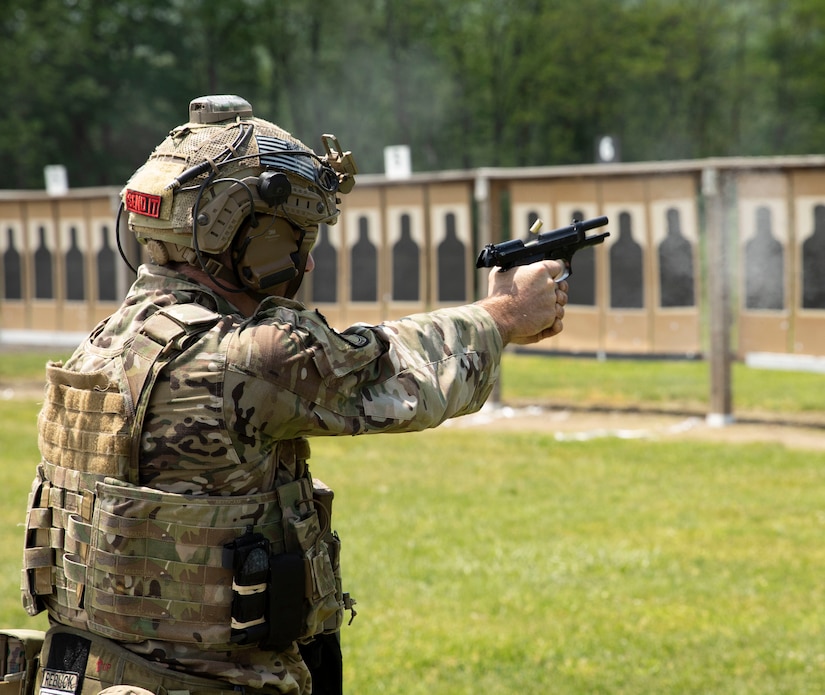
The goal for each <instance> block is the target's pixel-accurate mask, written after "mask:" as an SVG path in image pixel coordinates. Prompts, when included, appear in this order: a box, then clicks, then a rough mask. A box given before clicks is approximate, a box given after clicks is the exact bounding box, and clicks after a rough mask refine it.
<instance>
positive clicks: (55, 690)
mask: <svg viewBox="0 0 825 695" xmlns="http://www.w3.org/2000/svg"><path fill="white" fill-rule="evenodd" d="M79 692H80V674H79V673H74V672H72V671H57V670H55V669H51V668H44V669H43V680H42V681H41V682H40V693H41V695H77V694H78V693H79Z"/></svg>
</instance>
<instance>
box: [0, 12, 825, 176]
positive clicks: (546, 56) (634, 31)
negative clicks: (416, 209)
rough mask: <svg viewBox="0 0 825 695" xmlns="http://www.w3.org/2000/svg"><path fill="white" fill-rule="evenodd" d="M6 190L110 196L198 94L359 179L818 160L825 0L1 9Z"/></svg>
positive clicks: (823, 107)
mask: <svg viewBox="0 0 825 695" xmlns="http://www.w3.org/2000/svg"><path fill="white" fill-rule="evenodd" d="M2 7H3V12H0V52H1V54H2V56H3V58H2V60H1V61H0V85H2V95H3V101H4V104H3V108H2V109H0V157H2V159H3V161H4V163H5V166H4V167H2V170H0V188H11V189H20V188H42V187H43V167H44V166H45V165H48V164H64V165H66V166H67V168H68V173H69V183H70V185H71V186H73V187H79V186H97V185H121V184H122V183H124V182H125V181H126V179H127V178H128V177H129V175H130V174H131V173H132V171H134V169H135V168H136V167H137V166H139V165H140V164H141V163H142V162H143V161H144V160H145V158H146V156H147V154H148V152H149V151H151V149H152V148H154V147H155V145H157V144H158V143H159V142H160V141H161V140H162V138H163V137H164V136H165V134H166V133H167V132H168V130H170V129H171V128H172V127H173V126H175V125H177V124H179V123H182V122H184V121H185V120H186V118H187V106H188V102H189V101H190V100H191V99H193V98H195V97H197V96H201V95H203V94H218V93H232V94H239V95H241V96H243V97H245V98H246V99H248V100H249V101H250V102H251V103H252V105H253V107H254V109H255V112H256V114H257V115H260V116H262V117H264V118H267V119H268V120H273V121H276V122H277V123H279V124H280V125H282V126H284V127H286V128H287V129H289V130H290V131H292V132H293V133H294V134H295V135H296V136H298V137H299V138H301V139H302V140H304V141H305V142H307V144H309V145H310V146H312V147H314V148H316V149H317V148H318V147H319V146H320V141H319V136H320V134H321V133H322V132H334V133H335V134H336V135H338V137H339V138H340V139H341V143H342V145H343V146H344V147H345V148H347V149H351V150H352V151H353V152H354V153H355V154H356V157H357V159H358V162H359V165H360V168H361V170H362V171H363V172H380V171H382V170H383V148H384V147H385V146H387V145H397V144H407V145H410V147H411V149H412V155H413V168H414V170H417V171H435V170H443V169H456V168H458V169H463V168H475V167H482V166H517V167H522V166H533V165H560V164H572V163H585V162H592V161H593V160H594V143H595V140H596V138H597V137H598V136H600V135H604V134H611V135H614V136H617V137H618V138H619V141H620V142H621V147H622V159H623V160H625V161H641V160H656V159H685V158H687V159H691V158H701V157H707V156H731V155H779V154H797V153H804V154H810V153H818V152H825V91H823V90H822V88H821V78H820V74H821V67H820V66H821V65H822V64H823V61H824V59H825V0H358V1H356V2H348V3H330V2H326V1H325V0H234V1H233V2H231V3H227V2H218V1H217V0H41V1H40V2H38V3H31V2H30V1H29V0H3V1H2Z"/></svg>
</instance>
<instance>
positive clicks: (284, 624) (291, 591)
mask: <svg viewBox="0 0 825 695" xmlns="http://www.w3.org/2000/svg"><path fill="white" fill-rule="evenodd" d="M306 582H307V578H306V562H305V561H304V558H303V557H302V556H301V555H297V554H295V553H283V554H280V555H275V556H274V557H271V558H270V586H269V611H268V613H269V615H268V617H267V620H268V623H269V635H268V637H267V638H266V639H265V640H264V641H262V642H261V649H267V650H272V651H283V650H284V649H286V648H287V647H288V646H289V645H290V644H292V643H293V642H294V641H295V640H297V639H298V638H299V637H301V635H302V634H303V631H304V610H305V606H304V601H305V596H306Z"/></svg>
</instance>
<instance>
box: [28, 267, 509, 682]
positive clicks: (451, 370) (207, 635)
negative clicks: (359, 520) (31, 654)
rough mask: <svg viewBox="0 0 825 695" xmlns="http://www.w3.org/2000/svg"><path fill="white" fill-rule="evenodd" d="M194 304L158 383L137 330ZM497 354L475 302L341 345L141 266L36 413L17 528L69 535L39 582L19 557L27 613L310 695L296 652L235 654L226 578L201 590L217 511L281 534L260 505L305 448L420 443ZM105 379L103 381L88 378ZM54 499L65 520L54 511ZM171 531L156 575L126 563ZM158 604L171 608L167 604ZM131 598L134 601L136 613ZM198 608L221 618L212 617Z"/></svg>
mask: <svg viewBox="0 0 825 695" xmlns="http://www.w3.org/2000/svg"><path fill="white" fill-rule="evenodd" d="M192 308H195V309H198V311H200V310H203V312H202V313H203V314H204V315H205V316H206V317H210V316H211V318H210V319H209V320H208V321H205V322H204V323H203V324H202V326H201V328H200V329H199V330H196V331H190V332H189V333H187V334H186V335H184V336H183V337H182V338H181V339H179V340H178V341H177V342H176V344H175V350H174V351H172V352H171V353H170V354H168V355H165V356H163V359H162V361H161V362H159V363H158V364H161V363H162V362H164V361H165V363H164V364H163V367H162V369H160V370H159V371H158V372H157V374H154V373H151V374H150V375H149V376H146V375H145V374H144V373H143V372H145V371H146V368H147V365H146V364H145V363H144V364H142V363H141V360H142V359H144V358H143V357H142V355H141V353H140V352H139V351H138V352H136V351H135V348H134V345H135V344H137V343H138V342H139V341H138V340H137V339H136V336H138V335H139V334H140V333H141V331H142V330H143V329H144V327H145V326H146V325H147V319H149V318H150V317H152V316H153V315H155V314H159V313H162V312H164V311H169V310H177V311H179V310H181V309H192ZM173 313H174V311H173ZM184 313H185V312H184ZM195 313H196V314H197V312H195ZM501 349H502V344H501V338H500V335H499V333H498V331H497V330H496V327H495V324H494V322H493V321H492V319H491V317H490V316H489V314H487V312H486V311H484V310H483V309H481V308H480V307H477V306H473V305H470V306H464V307H459V308H451V309H443V310H438V311H434V312H431V313H427V314H419V315H414V316H410V317H408V318H404V319H401V320H398V321H390V322H387V323H384V324H381V325H378V326H361V325H356V326H353V327H351V328H349V329H347V330H346V331H344V332H341V333H338V332H336V331H334V330H332V329H331V328H330V327H329V326H328V325H327V324H326V322H325V320H324V319H323V317H322V316H320V315H319V314H318V313H317V312H315V311H311V310H308V309H306V308H304V307H303V306H302V305H300V304H299V303H297V302H294V301H290V300H285V299H281V298H269V299H267V300H265V301H264V302H263V303H261V305H260V306H259V307H258V309H257V311H256V313H255V314H254V315H253V316H251V317H248V318H247V317H244V316H242V315H240V314H239V313H238V312H237V311H236V310H235V309H234V308H233V307H232V306H230V305H229V304H228V303H227V302H226V301H225V300H223V299H221V298H220V297H218V296H217V295H215V294H214V293H212V292H211V291H209V290H208V289H206V288H205V287H203V286H201V285H199V284H197V283H194V282H193V281H191V280H189V279H188V278H187V277H186V276H184V275H181V274H179V273H177V272H175V271H173V270H171V269H169V268H164V267H160V266H154V265H146V266H142V267H141V269H140V271H139V276H138V279H137V281H136V282H135V284H134V286H133V287H132V289H131V291H130V293H129V295H128V296H127V298H126V299H125V301H124V303H123V305H122V306H121V307H120V309H119V310H118V311H117V312H116V313H115V314H114V315H113V316H112V317H110V319H108V320H107V321H106V322H104V323H103V324H101V326H99V327H98V328H97V329H96V331H95V332H93V333H92V336H91V337H90V339H89V340H87V341H86V342H85V343H84V344H83V345H81V346H80V347H79V348H78V349H77V350H76V352H75V353H74V355H73V356H72V357H71V358H70V359H69V360H68V361H67V363H66V364H65V365H62V366H59V365H57V366H55V367H54V374H53V376H52V378H51V383H50V386H49V387H48V389H47V398H46V403H45V405H44V407H43V411H42V412H41V416H40V440H41V441H40V446H41V454H42V458H43V460H42V462H41V466H40V472H39V474H38V479H37V480H35V484H34V486H33V492H32V499H33V500H34V502H33V503H32V501H31V500H30V507H31V506H34V507H35V508H37V507H38V504H39V509H35V510H34V511H32V510H31V509H30V515H31V517H32V518H31V519H30V520H28V521H27V524H28V526H29V536H30V537H34V536H37V533H36V531H35V530H33V529H37V526H38V523H39V520H40V518H41V517H43V518H46V517H47V516H48V517H49V521H48V522H44V523H43V524H42V526H43V527H44V528H45V527H46V526H48V525H49V524H50V527H51V528H50V529H49V528H46V531H50V533H47V534H45V536H43V537H44V538H46V539H47V540H46V541H44V544H48V543H49V540H48V538H51V539H52V540H51V543H52V545H54V538H55V537H57V538H61V539H63V540H62V541H61V542H62V543H63V548H62V549H61V548H58V551H60V550H62V557H63V560H62V562H61V560H60V556H61V552H58V553H57V555H58V560H57V561H56V564H57V567H54V566H52V567H51V568H50V572H51V575H50V578H49V576H46V577H45V578H40V580H38V579H37V578H34V575H35V574H36V572H35V571H34V570H31V567H33V566H34V567H36V566H37V565H38V561H37V560H36V559H31V558H35V554H36V553H37V552H38V548H34V547H33V548H30V549H28V550H27V552H29V553H32V556H31V558H27V563H28V564H27V567H28V568H29V571H28V572H27V571H26V570H24V601H25V602H26V603H27V608H28V609H29V612H30V613H36V612H38V611H39V610H42V609H43V608H44V607H45V608H48V610H49V612H50V615H51V617H52V619H53V620H56V621H59V622H61V623H64V624H67V625H71V626H73V627H81V628H83V629H87V630H92V631H93V632H96V633H97V634H101V635H104V636H108V637H112V638H114V639H116V640H117V641H118V642H120V643H121V644H123V645H124V646H126V647H127V648H128V649H130V650H132V651H133V652H135V653H138V654H141V655H144V656H145V657H147V658H149V659H152V660H155V661H159V662H161V663H165V664H167V665H169V666H171V667H172V668H176V669H179V670H183V671H186V672H188V673H192V674H199V675H204V676H210V677H215V678H218V679H221V680H224V681H228V682H230V683H234V684H239V685H245V686H249V687H253V688H262V689H264V690H265V691H266V692H272V693H291V694H293V695H296V694H298V693H305V692H308V690H309V686H308V679H309V676H308V671H307V669H306V666H305V664H304V663H303V661H302V660H301V656H300V653H299V651H298V649H297V647H296V645H295V644H294V643H293V644H291V645H290V646H287V647H285V648H283V649H280V650H277V651H271V650H269V651H265V650H262V649H260V648H258V646H256V645H246V646H239V647H237V648H236V647H234V646H233V645H231V644H229V642H228V640H227V639H226V635H227V634H228V626H227V625H225V623H228V622H229V616H228V611H229V608H228V602H229V598H228V589H227V588H226V586H225V584H226V581H225V578H223V579H221V580H220V581H217V580H216V581H215V582H213V584H215V586H212V585H211V584H210V582H209V581H208V580H203V577H200V578H198V577H196V576H195V575H199V574H206V575H208V574H209V573H210V572H216V571H218V570H216V569H215V567H214V565H215V564H216V562H215V561H214V558H210V557H206V556H203V553H204V551H203V547H208V546H210V544H211V545H212V546H215V545H216V544H217V545H218V546H220V544H222V543H223V542H225V540H226V538H218V537H212V535H209V534H217V532H218V531H217V530H216V529H219V528H220V527H222V526H226V525H227V524H226V523H225V521H226V520H225V518H224V517H225V516H226V512H224V511H222V510H223V509H224V508H225V507H221V506H220V503H221V502H235V500H237V501H238V504H237V505H235V504H230V505H229V508H232V507H237V508H238V509H246V511H244V512H235V513H236V515H237V514H243V515H245V516H246V517H247V518H246V520H249V519H253V521H254V523H256V524H258V525H259V526H263V527H266V524H267V521H266V520H267V519H268V518H269V517H270V516H272V518H273V519H274V520H275V522H277V523H276V525H278V526H279V527H280V524H281V522H282V520H283V519H282V517H285V516H288V515H289V513H290V512H289V510H288V509H286V508H285V507H284V505H283V504H281V507H282V508H281V509H277V510H276V511H275V512H272V513H270V510H268V509H267V505H270V506H273V507H278V504H279V503H278V501H277V497H273V495H275V494H276V493H278V492H280V491H282V490H283V489H285V487H286V486H289V485H290V483H294V481H296V480H303V479H305V478H307V477H308V471H307V469H306V458H307V457H308V447H307V446H306V441H305V438H307V437H312V436H325V435H343V434H347V435H355V434H367V433H373V432H376V433H377V432H409V431H414V430H422V429H425V428H429V427H434V426H436V425H438V424H439V423H441V422H443V421H444V420H445V419H447V418H451V417H455V416H457V415H462V414H466V413H470V412H473V411H475V410H477V409H478V408H480V407H481V405H482V404H483V403H484V401H485V399H486V398H487V396H488V395H489V393H490V390H491V388H492V385H493V383H494V381H495V378H496V377H497V373H498V363H499V358H500V354H501ZM144 361H145V360H144ZM149 367H150V371H151V365H149ZM78 373H80V374H83V375H98V376H95V377H94V378H92V381H93V382H94V384H95V385H93V386H92V387H90V388H89V389H88V390H87V391H86V392H84V393H85V394H86V395H85V398H86V400H83V399H81V400H72V394H73V393H74V392H75V391H77V389H76V388H74V387H71V388H70V387H68V386H66V384H71V383H73V382H72V378H73V377H74V376H77V375H78ZM101 374H103V375H105V376H106V378H105V379H103V380H102V381H99V375H101ZM136 375H137V376H136ZM107 380H108V382H107ZM136 383H137V385H136ZM130 388H131V390H132V393H131V394H130ZM141 388H142V389H143V390H144V391H145V390H146V389H149V392H148V396H147V397H146V398H145V399H143V400H140V399H139V398H138V394H137V393H135V391H136V390H140V389H141ZM89 394H91V396H89ZM121 397H123V398H121ZM89 398H91V399H92V400H89ZM111 399H114V401H112V400H111ZM118 399H120V400H118ZM121 401H123V402H125V403H126V405H125V406H124V405H123V404H122V403H121ZM72 403H74V405H72ZM92 404H93V405H92ZM112 404H114V405H112ZM110 406H111V407H110ZM67 413H69V415H67ZM124 413H125V415H124ZM135 413H137V415H135ZM135 417H139V418H142V420H141V421H140V422H141V423H142V424H141V426H140V427H139V430H140V431H139V437H134V436H133V437H131V439H130V437H129V436H128V435H124V436H120V435H116V434H115V431H116V430H118V428H120V431H121V432H124V431H125V425H124V423H126V424H128V422H130V421H131V422H134V418H135ZM67 418H69V419H68V420H67ZM94 431H97V432H102V434H97V435H88V437H89V438H87V440H83V441H81V440H82V438H83V436H84V435H83V434H82V433H84V432H94ZM107 437H110V438H111V441H109V439H107ZM84 441H85V443H84ZM89 441H91V442H92V443H91V444H89ZM84 447H85V448H84ZM90 449H96V450H99V455H100V457H102V459H105V460H103V462H102V463H95V461H89V460H87V459H90V458H91V459H96V457H97V454H89V453H88V451H89V450H90ZM104 450H105V451H104ZM84 451H85V452H86V453H83V452H84ZM78 452H80V453H78ZM107 457H108V458H107ZM135 459H136V460H137V461H138V466H137V470H135V469H134V468H135V467H134V463H133V462H134V460H135ZM130 460H131V461H132V463H130V462H129V461H130ZM130 471H131V473H130ZM104 474H105V475H104ZM130 477H131V479H130ZM57 479H59V480H57ZM57 488H60V490H61V492H60V495H61V499H62V500H63V502H62V503H61V504H62V505H63V509H62V510H61V511H53V512H48V513H47V511H46V509H45V508H46V507H47V506H48V505H49V504H50V503H54V499H55V492H54V490H55V489H57ZM50 489H51V491H50ZM123 489H125V490H127V492H128V494H126V493H121V492H120V490H123ZM124 495H125V496H124ZM299 496H300V495H299ZM204 497H208V498H209V502H213V501H214V503H215V504H213V505H211V507H210V510H209V512H208V513H209V514H212V515H213V516H211V517H210V521H209V523H208V524H206V525H205V527H204V528H198V529H194V530H193V529H192V528H190V527H189V526H186V527H185V528H184V527H181V526H180V525H177V526H176V525H175V524H179V521H178V520H177V517H176V514H177V512H176V511H175V510H174V507H175V505H176V504H177V505H178V506H181V507H186V508H187V509H188V508H190V507H191V506H192V505H193V504H195V505H196V503H197V502H198V500H202V499H204ZM38 500H40V501H39V502H38ZM71 500H75V501H74V502H71ZM178 500H184V501H185V502H186V503H185V504H180V503H179V502H178ZM298 502H300V500H298ZM164 505H165V506H164ZM170 505H171V507H172V510H171V511H164V510H166V509H167V507H169V506H170ZM243 505H246V507H244V506H243ZM83 510H85V512H84V511H83ZM90 515H91V516H90ZM164 515H166V516H164ZM222 515H223V516H222ZM57 517H60V518H59V520H58V519H57ZM86 517H88V518H86ZM127 517H128V518H127ZM141 517H145V518H141ZM84 518H86V521H84ZM167 518H168V522H167V521H166V519H167ZM147 520H148V521H147ZM161 520H163V523H165V524H166V525H165V526H164V525H163V524H162V523H161ZM299 521H300V519H299ZM187 523H188V522H187ZM318 523H320V524H321V525H323V520H322V521H320V522H318V520H317V519H316V524H318ZM55 527H58V528H60V529H61V530H60V532H59V533H58V534H55V533H54V529H55ZM132 528H135V529H136V528H140V532H137V531H134V532H133V531H130V530H129V529H132ZM181 528H184V530H181ZM158 529H160V530H158ZM169 529H174V531H170V530H169ZM130 533H131V536H130ZM169 533H174V534H177V536H176V537H175V543H174V544H173V547H174V552H173V553H172V554H171V555H169V556H168V557H167V556H165V555H164V553H167V552H168V551H166V550H163V552H162V553H158V552H156V553H155V556H154V557H156V558H160V559H156V560H151V561H146V560H145V559H144V560H142V562H144V563H146V562H149V564H148V565H146V564H145V565H144V566H143V568H142V570H141V571H142V572H143V574H142V575H141V573H140V572H141V571H137V570H134V569H133V568H129V567H128V566H127V567H124V566H122V563H123V562H124V558H123V555H127V554H129V553H131V552H132V550H133V549H134V547H136V546H135V544H136V543H138V541H139V542H140V543H142V544H144V545H141V546H140V547H141V548H142V549H145V548H151V547H159V548H168V547H169V543H166V544H165V545H164V544H163V541H164V540H168V538H165V536H168V534H169ZM233 533H235V534H236V535H237V534H238V533H239V531H237V530H235V531H233ZM107 534H108V535H107ZM118 534H121V535H122V536H123V537H122V538H121V536H120V535H118ZM204 534H205V535H204ZM127 536H129V538H126V537H127ZM184 536H185V539H184ZM276 536H277V534H275V535H273V536H272V542H273V543H274V544H275V545H278V544H281V545H283V546H284V547H286V548H287V549H288V547H289V545H290V540H289V539H288V538H286V539H284V538H282V537H276ZM96 538H97V540H96ZM112 538H116V539H117V540H116V541H112V540H111V539H112ZM69 539H75V542H73V543H70V542H69ZM107 539H108V540H107ZM124 539H125V540H124ZM147 539H148V540H147ZM105 542H109V544H110V545H115V546H117V545H118V544H119V543H120V544H129V543H131V545H129V546H128V547H129V548H130V549H132V550H130V551H129V553H127V552H126V549H125V546H123V547H106V548H104V547H103V545H105ZM313 543H314V541H313ZM153 544H154V545H153ZM30 545H32V546H37V545H38V543H37V542H32V543H30ZM140 552H144V550H141V551H140ZM146 552H149V551H146ZM311 552H314V551H311ZM138 554H139V553H138ZM150 554H151V553H150ZM52 556H54V555H52ZM40 564H44V563H40ZM217 564H220V563H219V562H217ZM93 566H94V567H95V568H96V569H89V568H90V567H93ZM78 567H79V568H80V569H78ZM101 568H102V569H101ZM147 568H148V569H147ZM84 572H85V574H84ZM152 572H155V573H156V575H157V576H154V575H153V574H152ZM90 575H94V576H90ZM132 575H139V576H141V577H142V578H141V579H139V580H131V579H130V577H131V576H132ZM27 576H28V579H27V578H26V577H27ZM130 581H135V582H136V584H135V585H133V586H129V585H128V584H129V582H130ZM27 583H28V587H27V586H26V584H27ZM50 583H51V584H50ZM229 584H230V585H231V577H230V582H229ZM204 586H206V587H207V589H204V588H203V587H204ZM209 586H211V589H210V588H208V587H209ZM50 591H51V593H52V595H51V596H45V597H44V594H48V593H49V592H50ZM167 591H169V592H173V591H174V592H176V593H175V597H176V598H174V599H169V600H167V599H168V597H167V596H166V592H167ZM210 591H211V592H212V593H211V594H210V593H209V592H210ZM182 592H183V593H182ZM186 592H189V593H186ZM198 592H200V593H198ZM121 594H122V595H123V596H120V595H121ZM190 594H191V595H190ZM113 596H115V598H114V599H113V598H112V597H113ZM113 601H114V603H113ZM130 601H137V602H139V603H135V604H134V611H132V605H133V604H131V603H130ZM175 601H177V603H175ZM199 602H200V603H199ZM201 604H204V606H206V605H207V604H216V605H218V606H219V608H220V610H218V612H217V613H216V614H215V613H214V612H213V613H210V612H209V611H208V610H206V609H205V608H204V607H203V606H201ZM170 606H171V608H170ZM181 606H183V608H181ZM207 607H209V606H207ZM212 608H214V606H212ZM210 610H211V608H210ZM198 611H200V612H198ZM130 612H131V613H133V615H129V613H130ZM170 612H171V617H170ZM319 620H320V621H321V622H323V616H322V617H321V618H320V619H319ZM164 621H165V622H164ZM201 623H203V624H202V625H201ZM216 625H217V627H216ZM326 626H327V627H329V623H326ZM322 627H323V625H322ZM332 627H333V628H334V627H335V625H332ZM176 631H177V632H176Z"/></svg>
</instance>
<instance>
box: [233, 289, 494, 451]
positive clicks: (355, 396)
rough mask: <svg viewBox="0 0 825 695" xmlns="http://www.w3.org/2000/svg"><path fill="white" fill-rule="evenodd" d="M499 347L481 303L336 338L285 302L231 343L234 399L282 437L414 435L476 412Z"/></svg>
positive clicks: (320, 321) (312, 316) (489, 386)
mask: <svg viewBox="0 0 825 695" xmlns="http://www.w3.org/2000/svg"><path fill="white" fill-rule="evenodd" d="M273 304H274V303H273ZM501 350H502V344H501V338H500V336H499V333H498V331H497V330H496V328H495V324H494V323H493V320H492V318H491V317H490V316H489V314H487V312H486V311H485V310H483V309H481V308H480V307H477V306H472V305H470V306H464V307H459V308H452V309H443V310H439V311H435V312H432V313H427V314H416V315H413V316H410V317H407V318H404V319H401V320H398V321H391V322H387V323H384V324H381V325H379V326H375V327H369V326H354V327H352V328H349V329H348V330H346V331H344V332H343V333H336V332H334V331H332V330H331V329H330V328H329V327H328V326H327V325H326V323H325V322H324V321H323V319H322V318H321V317H320V316H319V315H318V314H316V313H314V312H310V311H306V310H303V311H302V310H299V309H298V308H297V306H296V305H292V304H285V303H284V300H280V304H277V305H270V306H269V307H268V308H265V309H264V310H263V311H262V312H260V313H259V314H258V316H257V317H255V319H254V320H253V323H252V325H250V326H249V327H247V328H245V329H244V330H242V331H239V332H238V334H237V336H236V338H235V339H234V341H233V342H232V344H231V345H230V349H229V352H228V357H227V365H226V386H227V393H232V394H233V398H234V399H235V407H236V410H240V411H243V412H246V413H248V414H249V417H250V418H253V419H254V420H255V421H256V423H257V427H259V428H260V430H261V431H263V432H266V434H267V435H269V436H271V437H274V438H276V439H288V438H292V437H297V436H323V435H337V434H362V433H369V432H406V431H416V430H422V429H426V428H428V427H434V426H436V425H438V424H440V423H441V422H443V421H444V420H446V419H447V418H451V417H455V416H457V415H462V414H466V413H470V412H474V411H476V410H478V409H479V408H480V407H481V406H482V405H483V404H484V402H485V400H486V399H487V397H488V396H489V394H490V391H491V389H492V387H493V384H494V382H495V380H496V378H497V376H498V362H499V359H500V355H501ZM246 403H254V404H255V407H256V411H255V412H254V413H252V412H251V410H250V409H249V408H245V407H244V405H245V404H246Z"/></svg>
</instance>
